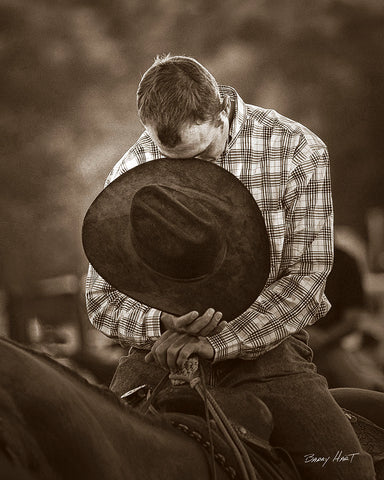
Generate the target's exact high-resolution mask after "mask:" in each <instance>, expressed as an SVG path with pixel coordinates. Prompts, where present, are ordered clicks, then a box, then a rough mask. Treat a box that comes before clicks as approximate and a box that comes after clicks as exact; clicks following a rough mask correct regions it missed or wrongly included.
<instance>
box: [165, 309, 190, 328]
mask: <svg viewBox="0 0 384 480" xmlns="http://www.w3.org/2000/svg"><path fill="white" fill-rule="evenodd" d="M198 316H199V314H198V312H196V311H192V312H189V313H186V314H185V315H182V316H180V317H176V316H175V315H172V314H170V313H166V312H162V314H161V323H162V325H163V327H164V330H174V331H179V332H184V331H185V328H186V327H187V326H188V325H190V324H191V323H192V322H193V321H194V320H195V319H196V318H197V317H198Z"/></svg>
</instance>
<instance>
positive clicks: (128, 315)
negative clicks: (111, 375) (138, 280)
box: [86, 266, 161, 349]
mask: <svg viewBox="0 0 384 480" xmlns="http://www.w3.org/2000/svg"><path fill="white" fill-rule="evenodd" d="M86 306H87V312H88V317H89V320H90V322H91V323H92V325H93V326H94V327H95V328H97V329H98V330H100V331H101V332H102V333H103V334H104V335H106V336H108V337H110V338H114V339H117V340H118V341H119V342H120V344H121V345H122V346H124V347H127V346H135V347H137V348H143V349H150V348H151V347H152V345H153V343H154V340H155V339H156V338H158V337H159V336H160V335H161V331H160V315H161V312H160V311H159V310H156V309H154V308H150V307H149V306H147V305H144V304H142V303H140V302H137V301H135V300H133V299H132V298H130V297H127V296H126V295H124V294H122V293H120V292H119V291H117V290H116V289H114V288H113V287H111V286H110V285H109V284H108V283H107V282H105V281H104V280H103V279H102V278H101V277H100V276H99V275H98V274H97V273H96V272H95V270H94V269H93V268H92V267H91V266H90V268H89V271H88V276H87V283H86Z"/></svg>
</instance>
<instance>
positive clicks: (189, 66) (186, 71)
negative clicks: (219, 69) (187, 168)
mask: <svg viewBox="0 0 384 480" xmlns="http://www.w3.org/2000/svg"><path fill="white" fill-rule="evenodd" d="M137 108H138V113H139V117H140V120H141V121H142V123H143V124H144V125H146V124H148V123H149V124H151V125H153V126H154V127H155V128H156V129H157V136H158V138H159V140H160V141H161V143H162V144H163V145H165V146H167V147H170V148H172V147H174V146H176V145H177V144H178V143H180V141H181V137H180V133H179V131H180V127H181V126H183V125H185V124H191V123H203V122H207V121H212V122H215V121H217V122H218V125H219V124H220V122H219V117H218V115H219V113H220V111H221V110H222V109H223V104H222V102H221V99H220V92H219V88H218V85H217V82H216V80H215V78H214V77H213V75H211V73H209V72H208V70H207V69H206V68H205V67H203V66H202V65H201V64H200V63H199V62H197V61H196V60H195V59H193V58H190V57H185V56H171V55H165V56H158V57H157V58H156V59H155V62H154V63H153V65H152V66H151V67H150V68H149V69H148V70H147V71H146V72H145V74H144V75H143V77H142V79H141V81H140V84H139V87H138V90H137Z"/></svg>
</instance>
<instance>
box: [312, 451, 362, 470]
mask: <svg viewBox="0 0 384 480" xmlns="http://www.w3.org/2000/svg"><path fill="white" fill-rule="evenodd" d="M356 455H360V454H359V453H344V452H343V451H342V450H338V451H337V452H336V454H335V456H334V457H331V456H329V457H319V456H317V455H315V454H314V453H308V454H307V455H304V462H305V463H319V464H320V465H321V466H322V467H325V466H326V464H327V463H328V462H338V463H342V462H349V463H352V462H353V459H354V458H355V457H356Z"/></svg>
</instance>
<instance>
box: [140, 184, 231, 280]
mask: <svg viewBox="0 0 384 480" xmlns="http://www.w3.org/2000/svg"><path fill="white" fill-rule="evenodd" d="M202 197H203V198H202ZM210 200H211V202H210ZM214 202H215V209H214V210H213V209H212V208H211V205H210V203H213V199H210V195H203V196H201V192H198V191H196V190H193V189H191V188H188V189H186V188H183V187H180V186H179V187H169V186H165V185H161V184H160V185H159V184H152V185H147V186H145V187H143V188H141V189H139V190H138V191H137V192H136V193H135V195H134V197H133V199H132V204H131V215H130V220H131V222H130V235H131V241H132V245H133V248H134V249H135V252H136V254H137V255H138V256H139V257H140V259H141V260H142V262H143V263H144V264H145V266H146V267H147V268H149V269H151V270H152V271H155V272H156V273H157V274H158V275H161V276H165V277H168V278H173V279H178V280H182V281H196V280H200V279H201V278H204V277H206V276H210V275H211V274H213V273H214V272H215V271H216V270H217V269H218V268H219V267H220V265H221V263H222V261H223V259H224V258H225V252H226V248H227V247H226V241H225V236H224V235H222V232H220V228H219V222H218V221H217V219H216V216H218V217H222V216H225V215H226V212H227V209H228V206H227V205H226V204H225V202H223V201H222V202H219V204H217V197H215V198H214ZM206 203H207V204H209V205H207V204H206Z"/></svg>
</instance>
